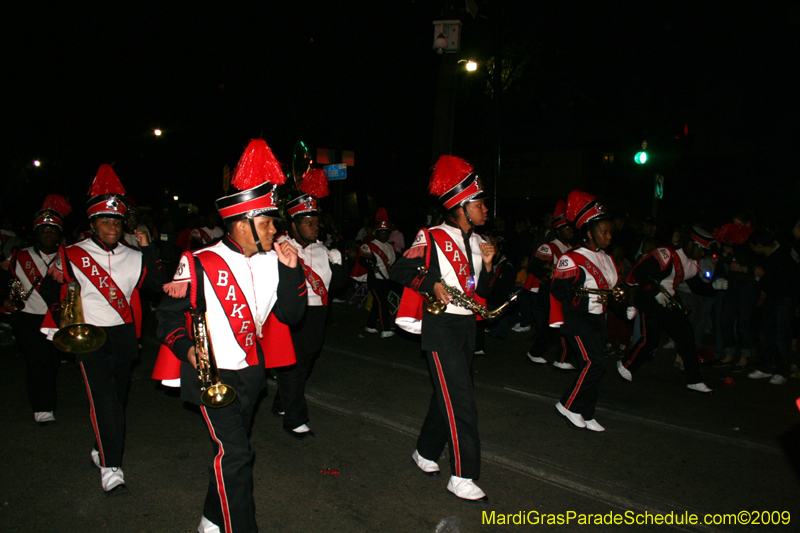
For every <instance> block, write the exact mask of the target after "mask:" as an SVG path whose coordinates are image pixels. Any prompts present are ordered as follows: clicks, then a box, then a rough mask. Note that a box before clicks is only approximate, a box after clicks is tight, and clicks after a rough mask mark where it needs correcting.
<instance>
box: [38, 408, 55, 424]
mask: <svg viewBox="0 0 800 533" xmlns="http://www.w3.org/2000/svg"><path fill="white" fill-rule="evenodd" d="M33 419H34V420H36V422H37V423H39V424H42V425H45V424H52V423H53V422H55V421H56V417H55V416H53V411H40V412H38V413H33Z"/></svg>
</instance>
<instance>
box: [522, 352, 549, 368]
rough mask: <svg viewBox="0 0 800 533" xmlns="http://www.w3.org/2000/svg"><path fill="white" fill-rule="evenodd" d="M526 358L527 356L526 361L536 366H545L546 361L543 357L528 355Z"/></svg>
mask: <svg viewBox="0 0 800 533" xmlns="http://www.w3.org/2000/svg"><path fill="white" fill-rule="evenodd" d="M527 356H528V361H530V362H531V363H536V364H537V365H546V364H547V359H545V358H544V357H536V356H533V355H531V354H530V353H528V354H527Z"/></svg>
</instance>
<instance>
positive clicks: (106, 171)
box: [89, 165, 125, 198]
mask: <svg viewBox="0 0 800 533" xmlns="http://www.w3.org/2000/svg"><path fill="white" fill-rule="evenodd" d="M103 194H125V188H124V187H123V186H122V183H120V181H119V178H118V177H117V174H116V173H115V172H114V169H113V168H111V165H100V168H99V169H98V170H97V175H96V176H95V177H94V180H93V181H92V186H91V187H90V188H89V197H91V198H94V197H95V196H100V195H103Z"/></svg>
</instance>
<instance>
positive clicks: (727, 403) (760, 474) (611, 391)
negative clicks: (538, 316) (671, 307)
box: [0, 304, 800, 533]
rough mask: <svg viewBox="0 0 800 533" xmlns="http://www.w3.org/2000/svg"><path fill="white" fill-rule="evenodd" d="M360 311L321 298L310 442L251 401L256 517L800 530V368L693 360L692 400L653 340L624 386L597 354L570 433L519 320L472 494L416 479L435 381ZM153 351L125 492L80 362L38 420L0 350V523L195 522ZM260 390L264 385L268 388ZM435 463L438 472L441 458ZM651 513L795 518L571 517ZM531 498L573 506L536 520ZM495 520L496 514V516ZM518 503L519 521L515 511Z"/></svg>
mask: <svg viewBox="0 0 800 533" xmlns="http://www.w3.org/2000/svg"><path fill="white" fill-rule="evenodd" d="M365 320H366V312H365V311H364V310H363V309H358V308H357V307H355V306H349V305H347V304H334V307H333V313H332V320H331V324H330V325H329V326H328V331H327V341H326V347H325V350H324V352H323V356H322V358H321V359H320V360H319V361H318V363H317V366H316V368H315V370H314V374H313V375H312V377H311V379H310V381H309V384H308V398H309V401H310V411H311V422H310V425H311V427H312V428H313V429H314V431H315V432H316V434H317V438H316V439H315V440H313V441H309V442H304V443H300V442H296V441H294V440H292V439H291V438H290V437H289V436H287V435H286V434H284V433H283V431H282V429H281V423H280V420H278V419H276V418H274V417H273V416H271V415H270V412H269V406H270V403H269V402H270V401H271V400H268V401H266V402H263V403H262V407H261V409H260V411H259V412H258V413H257V415H256V418H255V423H254V426H253V435H252V442H253V445H254V448H255V450H256V464H255V478H256V479H255V495H256V503H257V506H258V511H257V512H258V522H259V526H260V529H261V531H277V532H309V533H314V532H414V533H417V532H420V533H422V532H425V533H433V532H434V531H435V530H436V528H437V524H439V523H440V522H441V521H442V520H449V522H448V524H449V527H450V528H451V529H449V530H447V529H443V530H442V531H450V532H451V533H452V532H461V533H474V532H483V531H508V530H512V531H662V530H679V531H709V532H711V531H748V530H758V531H798V530H800V484H799V483H798V476H799V475H800V411H798V409H797V407H796V405H795V400H796V399H797V398H798V397H800V380H798V379H790V380H789V382H788V383H787V384H786V385H783V386H775V385H770V384H769V383H767V382H766V381H765V380H761V381H755V380H750V379H747V377H746V375H745V374H734V375H733V376H732V377H733V379H734V383H733V384H732V385H725V384H724V383H723V379H724V378H725V377H728V375H729V374H728V372H729V370H730V368H719V367H712V368H704V372H705V377H706V378H707V379H706V382H707V383H708V384H709V385H710V386H711V387H712V388H715V390H716V392H715V394H713V395H710V396H707V395H700V394H696V393H691V392H689V391H687V390H686V389H685V384H684V379H683V375H682V372H680V371H678V370H676V369H675V368H674V367H673V364H672V363H673V360H674V353H673V352H671V351H668V350H661V353H659V355H658V356H657V357H656V359H655V360H654V361H653V362H651V363H648V364H647V365H645V366H644V367H643V368H642V369H641V370H640V372H639V373H637V374H636V375H635V376H634V381H633V383H625V382H623V381H622V380H621V379H620V378H619V376H617V374H616V371H615V370H614V369H613V365H614V364H615V362H616V361H615V360H610V361H609V371H608V372H607V374H606V376H605V377H604V379H603V384H602V390H601V398H600V404H599V409H598V412H597V420H598V421H599V422H601V423H602V424H603V425H604V426H605V427H606V428H607V431H606V432H605V433H602V434H597V433H592V432H590V431H584V430H573V429H570V428H569V427H568V426H567V424H566V422H565V421H564V420H563V419H562V418H561V417H559V416H557V415H556V414H555V410H554V404H555V403H556V401H557V400H558V398H559V397H560V395H561V394H562V393H563V391H564V389H565V388H566V387H568V386H569V385H570V383H571V380H572V379H573V374H571V373H569V372H563V371H559V370H556V369H555V368H553V367H551V366H548V367H538V366H533V365H531V364H529V363H527V362H526V360H525V352H526V351H527V349H528V347H529V346H530V343H531V335H530V334H517V333H512V337H511V338H510V339H508V340H505V341H500V340H497V339H492V338H490V339H487V349H486V352H487V355H486V356H485V357H483V358H479V359H476V361H475V364H474V379H475V385H476V394H477V401H478V408H479V414H480V431H481V439H482V447H483V472H482V477H481V480H480V482H479V485H480V486H481V487H482V488H483V489H484V490H485V491H486V493H487V494H488V495H489V497H490V499H491V503H490V504H489V505H488V506H481V507H476V506H473V505H469V504H465V503H464V502H462V501H459V500H457V499H456V498H455V497H453V496H452V495H450V493H449V492H447V490H446V489H445V485H446V482H447V475H444V476H442V477H440V478H438V479H436V478H434V479H431V478H427V477H424V476H422V475H421V474H420V472H419V471H418V470H417V468H416V467H415V466H414V465H413V463H412V461H411V453H412V452H413V451H414V447H415V442H416V434H417V431H418V429H419V427H420V425H421V423H422V419H423V417H424V414H425V411H426V408H427V403H428V400H429V398H430V391H431V385H430V377H429V375H428V371H427V365H426V363H425V360H424V359H423V358H422V357H421V354H420V351H419V342H418V340H417V339H415V338H414V337H412V336H407V337H406V336H401V335H398V336H396V337H392V338H388V339H381V338H379V337H378V336H376V335H369V334H367V333H365V332H364V331H363V324H364V322H365ZM149 326H150V327H149V328H148V330H150V331H151V332H152V329H153V324H149ZM155 349H156V345H155V341H153V340H152V338H151V337H146V338H145V347H144V349H143V351H142V358H141V361H140V363H139V364H138V366H137V367H136V370H135V380H134V382H133V384H132V388H131V393H130V402H129V405H128V409H127V415H128V422H127V440H126V451H125V459H124V465H123V467H124V471H125V479H126V482H127V485H128V487H129V488H130V493H129V494H128V495H124V496H120V497H114V498H107V497H106V496H105V495H104V493H103V491H102V489H101V488H100V476H99V473H98V471H97V470H96V469H95V468H94V467H93V466H91V464H90V458H89V452H90V450H91V447H92V439H93V433H92V430H91V427H90V421H89V417H88V413H87V402H86V397H85V390H84V388H83V384H82V381H81V378H80V372H79V369H78V367H77V366H76V365H75V364H73V363H69V362H65V363H63V364H62V368H61V372H60V374H59V407H58V410H57V411H56V417H57V419H58V422H57V423H56V424H55V425H53V426H49V427H39V426H37V425H36V424H35V423H34V422H33V416H32V413H31V412H30V407H29V406H28V403H27V398H26V395H25V377H24V361H23V360H22V359H21V357H20V356H18V354H17V353H16V350H15V349H14V348H0V361H2V363H3V370H2V376H3V379H2V382H3V392H4V393H3V397H4V398H5V399H6V406H5V409H3V414H2V428H3V431H2V437H0V438H1V439H2V441H1V443H2V445H1V446H0V458H2V468H0V502H2V505H1V506H0V531H2V532H9V533H11V532H26V533H27V532H37V533H47V532H95V531H97V532H120V533H133V532H162V531H169V532H186V533H189V532H193V531H196V527H197V524H198V523H199V520H200V516H201V513H202V505H203V498H204V494H205V491H206V486H207V483H208V477H207V465H208V463H209V461H210V460H211V444H210V442H209V438H208V436H207V433H206V431H205V426H204V424H203V423H202V421H201V419H200V417H199V415H198V414H197V413H196V412H194V411H193V410H192V409H190V408H187V407H186V406H184V405H183V403H182V402H181V401H180V400H179V399H178V398H177V397H176V395H174V394H170V393H169V392H167V391H165V390H164V389H163V388H161V387H160V386H158V385H156V383H155V382H153V381H152V380H151V379H149V374H150V371H151V369H152V365H153V362H154V359H155ZM274 390H275V384H274V382H270V386H269V395H270V396H272V394H274ZM440 464H441V466H442V468H443V471H444V472H445V474H447V470H448V467H447V459H446V458H444V459H443V460H442V461H440ZM329 469H330V470H329ZM333 471H336V472H338V475H334V474H333V473H332V472H333ZM763 511H767V512H774V513H773V514H772V515H771V516H767V515H766V514H764V515H762V514H759V513H760V512H763ZM780 512H785V514H783V516H781V515H779V513H780ZM492 513H494V514H493V515H492ZM520 513H521V514H520ZM568 513H569V515H568ZM573 513H574V514H575V516H574V517H573ZM626 513H627V514H626ZM646 513H649V514H650V515H656V514H662V515H667V519H669V517H670V516H671V517H673V521H675V517H678V520H680V517H684V516H685V514H687V513H688V514H695V515H697V516H698V519H699V520H700V521H701V522H702V520H703V518H704V515H706V514H713V513H727V514H736V513H742V514H740V515H739V517H740V518H745V515H747V516H746V518H749V519H751V520H755V519H759V518H760V519H762V520H763V519H767V520H770V519H772V520H775V519H777V520H779V521H783V522H785V521H786V518H787V516H788V517H789V520H790V523H789V524H787V525H775V524H767V525H758V526H754V525H748V526H744V525H702V524H699V525H675V524H673V525H636V524H635V523H634V524H631V525H626V524H624V523H623V524H619V525H603V524H601V525H582V524H579V523H578V520H579V517H580V515H592V517H593V518H595V519H596V518H597V515H601V518H604V519H605V520H608V519H609V518H611V517H613V516H618V517H619V518H618V520H623V521H626V520H628V519H630V518H631V517H632V519H633V520H636V519H639V520H642V519H644V518H646V516H647V515H646ZM669 513H672V514H671V515H670V514H669ZM545 514H549V515H552V514H560V515H561V516H562V518H567V517H569V518H570V520H569V523H568V524H564V525H557V524H555V525H547V524H544V525H540V524H536V523H531V522H535V521H536V520H537V517H538V518H539V519H540V520H541V519H542V516H543V515H545ZM756 515H757V516H756ZM504 518H505V519H506V520H508V521H509V522H511V524H510V525H502V520H503V519H504ZM520 518H525V519H526V520H528V522H527V523H523V524H520V525H515V524H514V521H515V520H519V519H520ZM712 518H713V517H712ZM717 519H718V520H719V519H720V518H719V517H717ZM545 520H546V519H545ZM649 520H654V518H653V517H652V516H651V517H650V518H649ZM455 523H458V525H457V526H455V525H454V524H455Z"/></svg>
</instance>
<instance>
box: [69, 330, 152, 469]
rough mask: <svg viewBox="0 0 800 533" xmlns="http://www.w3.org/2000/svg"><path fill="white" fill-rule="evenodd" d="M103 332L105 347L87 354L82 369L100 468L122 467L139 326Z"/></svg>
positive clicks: (81, 365) (81, 364)
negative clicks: (129, 391)
mask: <svg viewBox="0 0 800 533" xmlns="http://www.w3.org/2000/svg"><path fill="white" fill-rule="evenodd" d="M103 330H104V331H105V332H106V343H105V344H104V345H103V346H101V347H100V349H99V350H96V351H94V352H91V353H89V354H86V356H84V357H83V360H82V361H81V362H80V367H81V372H83V380H84V383H85V384H86V394H87V396H88V397H89V415H90V417H91V419H92V427H93V428H94V432H95V441H96V448H97V451H99V452H100V464H101V465H102V466H105V467H120V466H122V452H123V451H124V448H125V405H126V404H127V402H128V390H129V389H130V386H131V365H132V363H133V360H134V359H136V358H137V357H138V356H139V352H138V344H137V341H136V326H134V325H133V324H123V325H121V326H112V327H106V328H103Z"/></svg>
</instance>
